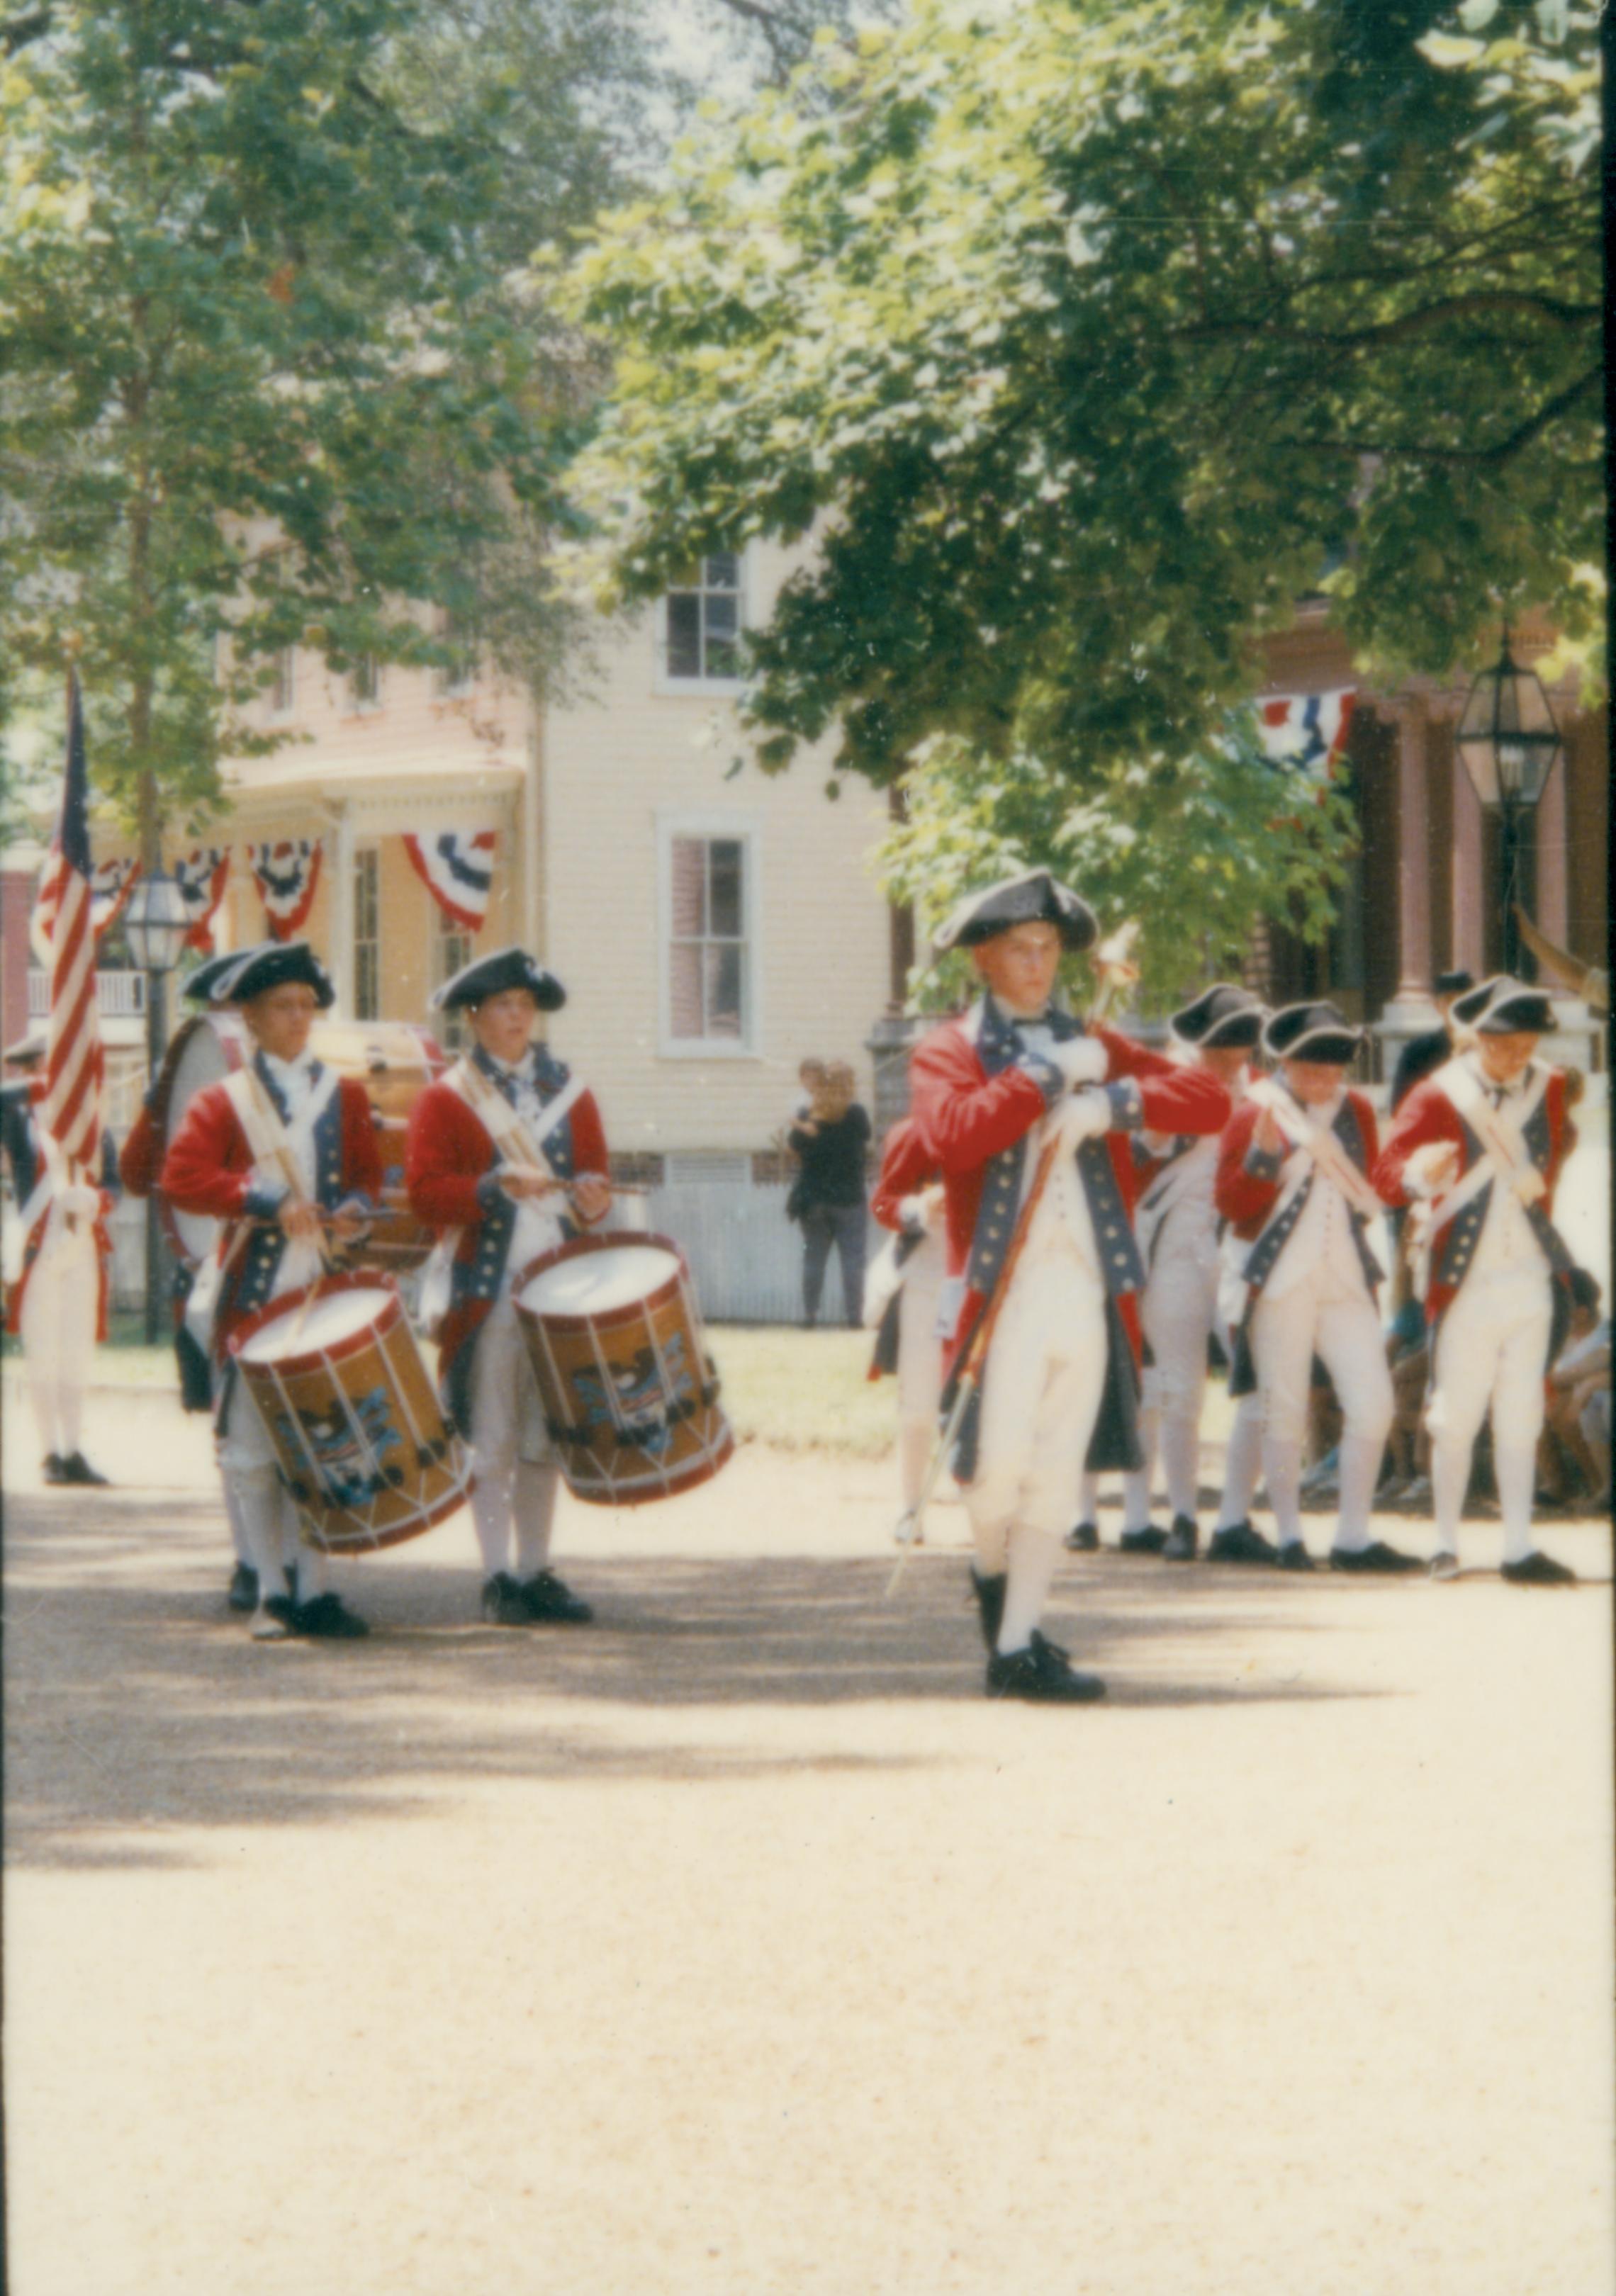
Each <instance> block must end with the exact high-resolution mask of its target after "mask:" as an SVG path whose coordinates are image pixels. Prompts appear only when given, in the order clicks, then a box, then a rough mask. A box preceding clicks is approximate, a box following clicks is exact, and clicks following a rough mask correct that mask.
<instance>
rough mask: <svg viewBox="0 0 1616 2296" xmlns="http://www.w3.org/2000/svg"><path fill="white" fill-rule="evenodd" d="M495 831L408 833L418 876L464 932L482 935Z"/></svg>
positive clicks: (408, 850)
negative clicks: (416, 834)
mask: <svg viewBox="0 0 1616 2296" xmlns="http://www.w3.org/2000/svg"><path fill="white" fill-rule="evenodd" d="M497 834H498V832H496V831H495V830H492V829H477V830H455V829H445V830H440V831H439V832H437V833H436V834H435V835H429V836H425V837H417V836H415V835H414V834H413V833H411V832H406V834H405V840H404V849H405V851H406V853H407V854H408V855H409V857H410V860H411V862H412V863H413V864H414V870H415V873H416V875H417V876H418V877H419V878H420V880H421V881H422V884H423V885H424V886H425V887H426V889H427V890H428V892H429V893H431V897H432V898H433V899H434V900H435V901H436V902H437V904H438V906H439V908H440V909H441V910H442V911H443V913H444V914H445V916H446V917H448V918H450V919H451V920H452V922H454V923H455V924H457V925H459V926H460V928H461V930H462V931H464V932H471V933H474V932H480V931H481V930H482V922H483V919H484V918H485V917H486V916H487V915H488V896H489V894H490V893H491V892H492V891H493V890H494V846H495V840H496V836H497Z"/></svg>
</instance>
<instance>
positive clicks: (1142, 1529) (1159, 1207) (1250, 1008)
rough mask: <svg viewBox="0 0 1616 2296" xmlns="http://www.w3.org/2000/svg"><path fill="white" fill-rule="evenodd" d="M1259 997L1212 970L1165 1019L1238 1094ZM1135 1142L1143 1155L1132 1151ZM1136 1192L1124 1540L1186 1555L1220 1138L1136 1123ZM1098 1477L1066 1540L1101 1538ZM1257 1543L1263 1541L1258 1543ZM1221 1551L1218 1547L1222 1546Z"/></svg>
mask: <svg viewBox="0 0 1616 2296" xmlns="http://www.w3.org/2000/svg"><path fill="white" fill-rule="evenodd" d="M1262 1023H1263V1008H1262V1006H1261V1005H1259V1003H1258V1002H1257V999H1256V998H1255V997H1254V996H1250V995H1249V994H1248V993H1247V991H1246V990H1245V989H1243V988H1235V987H1234V986H1232V985H1231V984H1230V983H1229V982H1227V981H1223V980H1219V981H1217V982H1215V983H1214V984H1213V986H1212V987H1211V988H1208V989H1207V990H1205V991H1204V992H1203V993H1202V995H1201V996H1198V997H1197V998H1196V999H1195V1001H1194V1004H1193V1005H1185V1008H1184V1010H1183V1011H1182V1012H1180V1013H1174V1015H1173V1017H1172V1020H1171V1021H1170V1023H1169V1026H1170V1028H1171V1029H1172V1033H1173V1037H1174V1038H1175V1039H1176V1041H1177V1045H1178V1046H1180V1047H1182V1051H1181V1054H1180V1058H1181V1059H1182V1060H1183V1061H1184V1063H1185V1066H1187V1067H1191V1068H1202V1069H1204V1070H1207V1071H1208V1073H1209V1074H1210V1075H1212V1076H1214V1077H1216V1078H1217V1079H1218V1083H1219V1084H1220V1085H1222V1086H1223V1087H1224V1089H1225V1090H1226V1092H1228V1093H1229V1094H1231V1095H1236V1096H1237V1095H1238V1094H1239V1092H1240V1091H1241V1089H1242V1087H1243V1079H1244V1076H1245V1070H1246V1063H1247V1061H1248V1059H1249V1057H1250V1054H1251V1049H1252V1047H1253V1046H1255V1044H1256V1042H1257V1039H1258V1037H1259V1036H1260V1035H1261V1033H1262ZM1141 1152H1142V1154H1141ZM1136 1161H1137V1163H1138V1170H1139V1180H1140V1194H1139V1202H1138V1209H1137V1211H1136V1216H1135V1223H1134V1226H1135V1234H1136V1236H1137V1238H1138V1243H1139V1256H1140V1258H1141V1259H1143V1260H1144V1266H1145V1270H1146V1281H1145V1286H1144V1297H1143V1298H1142V1300H1140V1303H1139V1307H1140V1321H1141V1323H1142V1324H1143V1326H1144V1364H1145V1369H1144V1395H1143V1399H1142V1405H1141V1409H1140V1415H1139V1436H1140V1447H1141V1450H1142V1452H1143V1455H1144V1464H1143V1466H1142V1467H1141V1468H1140V1469H1139V1470H1138V1472H1136V1473H1130V1474H1128V1475H1126V1476H1124V1478H1123V1486H1122V1488H1123V1503H1124V1514H1123V1530H1122V1542H1121V1543H1122V1547H1123V1550H1124V1552H1125V1553H1156V1552H1160V1554H1161V1557H1162V1560H1163V1561H1164V1562H1194V1558H1195V1554H1196V1552H1197V1549H1198V1547H1199V1546H1200V1538H1201V1534H1200V1529H1199V1526H1198V1524H1197V1522H1196V1518H1195V1509H1196V1504H1197V1500H1198V1497H1199V1492H1200V1481H1201V1413H1202V1405H1203V1404H1204V1402H1205V1400H1206V1376H1207V1342H1208V1341H1209V1340H1210V1337H1211V1333H1212V1328H1213V1325H1214V1324H1215V1323H1216V1321H1217V1316H1218V1271H1219V1267H1220V1264H1221V1263H1220V1260H1219V1257H1218V1213H1217V1210H1216V1207H1215V1206H1214V1204H1213V1202H1212V1185H1213V1182H1214V1180H1215V1179H1216V1177H1217V1173H1218V1142H1217V1140H1216V1139H1215V1138H1213V1137H1212V1136H1210V1135H1207V1134H1202V1133H1194V1132H1186V1133H1180V1134H1178V1135H1177V1136H1176V1137H1174V1138H1171V1139H1163V1138H1162V1137H1161V1136H1160V1135H1158V1134H1155V1133H1153V1132H1148V1131H1147V1132H1144V1133H1142V1134H1141V1135H1140V1136H1139V1138H1138V1142H1137V1144H1136ZM1158 1444H1160V1447H1161V1464H1162V1467H1163V1470H1164V1472H1165V1473H1166V1476H1167V1491H1168V1500H1169V1505H1171V1507H1172V1510H1173V1521H1172V1528H1171V1529H1170V1530H1169V1531H1168V1532H1167V1533H1166V1535H1165V1537H1164V1536H1163V1534H1162V1533H1161V1531H1159V1530H1155V1529H1153V1528H1152V1527H1151V1523H1150V1491H1151V1481H1152V1473H1153V1468H1154V1465H1155V1459H1156V1451H1157V1447H1158ZM1097 1480H1098V1479H1097V1478H1096V1477H1094V1476H1088V1475H1086V1476H1085V1477H1084V1479H1083V1506H1082V1518H1083V1519H1082V1521H1081V1522H1080V1523H1079V1527H1078V1529H1076V1530H1075V1531H1073V1532H1072V1534H1071V1537H1070V1539H1069V1540H1068V1541H1067V1544H1068V1545H1069V1546H1073V1547H1075V1548H1076V1549H1077V1550H1078V1551H1079V1552H1084V1551H1089V1550H1092V1548H1093V1547H1095V1546H1098V1544H1099V1538H1098V1534H1097V1532H1095V1534H1094V1536H1093V1537H1092V1538H1086V1537H1085V1536H1084V1533H1085V1531H1086V1530H1088V1529H1091V1528H1092V1526H1093V1524H1094V1521H1095V1505H1094V1492H1095V1483H1096V1482H1097ZM1265 1543H1266V1542H1265ZM1220 1559H1221V1557H1220Z"/></svg>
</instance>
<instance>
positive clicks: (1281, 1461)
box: [1262, 1429, 1301, 1546]
mask: <svg viewBox="0 0 1616 2296" xmlns="http://www.w3.org/2000/svg"><path fill="white" fill-rule="evenodd" d="M1262 1465H1263V1472H1264V1474H1265V1475H1266V1476H1267V1480H1268V1504H1269V1505H1270V1506H1271V1507H1272V1508H1273V1510H1274V1521H1275V1524H1276V1528H1277V1529H1278V1532H1279V1543H1280V1545H1281V1546H1292V1544H1293V1543H1294V1542H1295V1541H1296V1540H1297V1539H1299V1538H1300V1537H1301V1445H1300V1443H1281V1442H1278V1441H1276V1439H1275V1438H1274V1437H1273V1436H1272V1435H1270V1434H1269V1433H1268V1432H1267V1430H1266V1429H1265V1430H1264V1431H1263V1439H1262Z"/></svg>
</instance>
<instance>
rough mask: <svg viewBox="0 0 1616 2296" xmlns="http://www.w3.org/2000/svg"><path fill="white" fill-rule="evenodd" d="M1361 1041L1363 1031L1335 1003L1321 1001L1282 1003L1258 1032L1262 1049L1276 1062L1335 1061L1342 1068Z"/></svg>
mask: <svg viewBox="0 0 1616 2296" xmlns="http://www.w3.org/2000/svg"><path fill="white" fill-rule="evenodd" d="M1363 1041H1364V1032H1363V1030H1362V1029H1355V1028H1354V1027H1353V1025H1352V1023H1351V1021H1349V1020H1348V1018H1347V1016H1346V1014H1345V1013H1343V1012H1341V1009H1340V1008H1339V1006H1337V1005H1327V1004H1325V1003H1323V1002H1319V1003H1314V1004H1306V1005H1284V1006H1282V1007H1281V1009H1280V1010H1279V1011H1278V1012H1277V1013H1274V1014H1273V1015H1272V1016H1271V1018H1270V1019H1269V1021H1268V1024H1267V1028H1266V1029H1264V1030H1263V1032H1262V1042H1263V1049H1264V1051H1265V1052H1267V1053H1269V1054H1272V1056H1273V1057H1274V1059H1275V1060H1276V1061H1325V1062H1339V1063H1340V1064H1341V1067H1342V1068H1345V1067H1346V1065H1347V1063H1348V1062H1349V1061H1350V1060H1353V1059H1354V1058H1356V1056H1357V1054H1358V1046H1360V1045H1361V1044H1362V1043H1363Z"/></svg>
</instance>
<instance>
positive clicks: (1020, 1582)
mask: <svg viewBox="0 0 1616 2296" xmlns="http://www.w3.org/2000/svg"><path fill="white" fill-rule="evenodd" d="M1060 1552H1061V1542H1060V1540H1059V1539H1058V1538H1050V1537H1049V1536H1048V1535H1047V1533H1046V1532H1044V1531H1041V1530H1031V1529H1029V1528H1028V1526H1027V1525H1026V1524H1025V1523H1024V1522H1018V1523H1017V1524H1016V1525H1015V1527H1014V1529H1013V1530H1012V1531H1011V1533H1010V1538H1009V1580H1008V1583H1007V1584H1006V1586H1005V1616H1004V1620H1003V1622H1002V1624H1001V1625H1000V1628H999V1654H1000V1656H1001V1657H1008V1656H1009V1654H1010V1652H1012V1651H1019V1650H1025V1649H1026V1647H1027V1645H1028V1644H1029V1642H1030V1641H1031V1640H1032V1630H1033V1628H1035V1627H1036V1626H1037V1625H1038V1620H1040V1619H1041V1618H1042V1617H1043V1615H1044V1604H1045V1603H1046V1601H1047V1599H1048V1595H1049V1588H1050V1585H1051V1582H1052V1581H1053V1579H1054V1568H1055V1563H1056V1562H1057V1560H1058V1559H1059V1556H1060Z"/></svg>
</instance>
